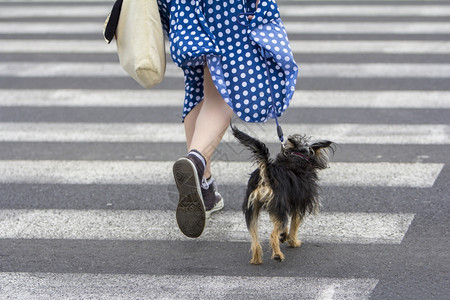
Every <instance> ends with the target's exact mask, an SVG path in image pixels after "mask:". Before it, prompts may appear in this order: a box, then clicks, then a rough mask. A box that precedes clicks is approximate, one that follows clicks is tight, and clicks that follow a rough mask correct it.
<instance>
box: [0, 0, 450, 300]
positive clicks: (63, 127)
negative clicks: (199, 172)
mask: <svg viewBox="0 0 450 300" xmlns="http://www.w3.org/2000/svg"><path fill="white" fill-rule="evenodd" d="M111 2H112V1H95V2H90V1H0V299H50V298H53V299H231V298H233V299H256V298H258V299H448V298H449V297H450V289H449V286H450V284H449V283H450V276H449V274H450V259H449V250H448V249H450V245H449V232H448V230H449V228H450V226H449V225H450V224H449V223H450V222H449V212H450V210H449V209H450V205H449V204H450V197H449V196H448V194H449V191H450V187H449V182H450V168H449V166H448V163H449V162H450V158H449V155H448V153H449V150H450V149H449V148H450V147H449V144H450V130H449V128H450V127H449V126H450V118H449V117H450V113H449V112H450V77H449V76H448V67H447V66H449V64H450V29H449V26H450V22H449V20H450V1H420V0H417V1H295V0H292V1H287V0H280V1H277V2H278V4H279V6H280V9H281V13H282V15H283V14H285V15H286V18H284V19H285V21H286V23H288V24H289V26H287V27H289V28H291V29H292V30H291V31H290V32H291V33H290V34H289V36H290V39H291V42H292V45H293V50H294V52H295V57H296V60H297V62H298V64H299V66H300V70H301V72H300V77H299V84H298V86H297V89H298V90H297V92H296V98H295V100H294V101H293V102H292V105H291V107H290V108H289V109H288V110H287V112H286V113H285V115H284V116H283V117H282V118H281V119H280V121H281V124H282V125H283V127H284V128H285V133H290V132H291V131H293V132H300V133H305V134H308V135H315V136H318V137H324V138H325V137H326V138H329V139H332V140H335V141H336V142H337V143H338V144H339V147H338V150H337V152H336V154H335V156H334V157H333V160H332V163H331V167H330V169H329V170H326V171H325V172H323V174H322V178H323V181H322V198H323V199H322V205H323V207H322V210H321V212H322V213H321V214H320V215H319V216H318V217H310V218H308V220H307V221H306V222H305V224H304V227H303V230H302V228H301V229H300V233H299V236H300V239H302V240H303V244H302V246H301V248H299V249H290V248H287V247H285V246H283V247H282V251H283V252H284V253H285V254H286V261H284V262H282V263H278V262H275V261H272V260H270V251H269V245H268V242H267V237H268V233H263V234H262V238H263V239H264V240H265V242H264V244H263V247H264V264H263V265H261V266H252V265H250V264H249V263H248V261H249V259H250V253H249V248H250V238H249V235H248V233H247V232H246V229H245V225H244V218H243V216H242V215H241V212H240V206H241V202H242V199H243V196H244V191H245V182H244V181H245V176H246V174H248V173H249V172H250V171H251V166H250V165H249V164H248V158H249V154H248V153H247V152H246V151H244V150H243V149H242V148H241V147H240V146H239V145H238V144H236V143H235V142H234V141H233V140H232V139H231V138H230V136H229V134H228V135H227V136H226V138H225V141H224V142H223V143H222V144H221V145H220V147H219V149H218V151H217V153H216V155H215V161H216V163H215V164H214V165H213V166H212V168H213V174H214V175H215V176H216V178H217V180H218V184H219V189H220V192H221V193H222V195H223V196H224V198H225V208H224V210H223V211H221V212H219V213H217V214H215V215H213V217H212V219H211V220H209V221H208V224H207V228H206V231H205V234H204V235H203V236H202V237H200V238H199V239H195V240H192V239H188V238H185V237H183V235H182V234H181V233H180V232H179V231H178V229H177V227H176V222H175V218H174V210H175V207H176V202H177V196H176V188H175V185H174V184H173V183H172V179H171V177H170V165H171V163H172V162H173V161H174V160H176V159H177V158H178V157H180V156H183V155H184V154H185V145H184V143H183V127H182V124H181V123H180V117H181V103H182V94H183V80H182V78H181V77H180V75H179V74H177V73H176V71H177V70H176V69H174V68H173V67H170V68H171V69H170V72H169V73H168V74H169V75H168V76H167V77H166V78H165V79H164V81H163V82H162V83H161V84H160V85H158V86H157V87H155V88H154V89H151V90H143V89H141V88H140V87H139V85H138V84H137V83H135V82H133V80H132V79H131V78H127V77H126V76H125V75H123V74H122V73H121V72H122V71H121V70H120V66H119V63H118V59H117V55H116V54H115V46H114V45H113V44H111V45H106V44H104V42H103V40H102V36H101V29H102V25H103V21H104V18H105V16H106V14H107V13H108V10H109V9H110V7H111V5H112V3H111ZM76 24H83V26H81V27H79V28H77V26H76ZM69 29H70V30H69ZM168 63H169V64H171V62H168ZM302 66H304V68H302ZM58 67H59V68H58ZM90 68H91V69H90ZM102 70H103V71H102ZM106 70H107V71H106ZM90 71H91V74H96V75H89V72H90ZM102 72H103V73H102ZM106 72H110V73H109V74H108V73H106ZM180 74H181V73H180ZM235 122H236V124H239V126H240V127H242V128H244V129H246V130H248V131H250V132H254V133H255V134H256V135H258V136H259V137H261V138H262V139H264V140H266V141H267V142H268V145H269V147H270V149H271V152H272V153H273V154H274V153H276V152H277V150H278V148H279V145H278V144H277V143H276V136H275V125H274V122H269V123H267V124H265V125H263V126H261V125H256V126H255V125H248V124H244V123H239V122H238V120H236V121H235ZM167 132H169V133H170V134H167ZM241 181H242V182H241ZM267 228H268V226H267V224H264V225H262V226H261V230H262V231H264V232H266V231H268V230H269V229H267Z"/></svg>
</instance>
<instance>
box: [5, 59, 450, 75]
mask: <svg viewBox="0 0 450 300" xmlns="http://www.w3.org/2000/svg"><path fill="white" fill-rule="evenodd" d="M0 76H8V77H22V78H26V77H40V78H45V77H85V76H91V77H129V75H128V74H127V73H126V72H125V71H124V70H123V69H122V68H121V67H120V65H119V63H92V62H91V63H88V62H86V63H85V62H83V63H78V62H77V63H61V62H58V63H54V62H47V63H39V62H37V63H36V62H2V63H0ZM165 77H173V78H182V77H183V72H182V70H181V69H180V68H178V67H177V66H176V65H175V64H172V63H168V64H167V68H166V73H165ZM299 77H300V78H306V77H312V78H313V77H336V78H349V77H350V78H373V77H378V78H400V77H401V78H405V77H411V78H412V77H414V78H449V77H450V64H386V63H369V64H338V63H328V64H321V63H318V64H306V63H305V64H301V65H300V72H299Z"/></svg>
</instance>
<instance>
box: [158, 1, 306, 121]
mask: <svg viewBox="0 0 450 300" xmlns="http://www.w3.org/2000/svg"><path fill="white" fill-rule="evenodd" d="M158 5H159V9H160V15H161V20H162V23H163V27H164V30H165V31H166V33H167V35H168V37H169V41H170V53H171V56H172V59H173V61H174V62H175V63H176V64H177V65H178V66H179V67H181V68H182V70H183V72H184V78H185V99H184V108H183V120H184V117H185V116H186V115H187V114H188V113H189V112H190V111H191V110H192V109H193V108H194V107H195V106H196V105H197V104H198V103H199V102H200V101H202V99H203V76H204V67H205V64H207V65H208V67H209V70H210V73H211V77H212V80H213V82H214V84H215V86H216V88H217V90H218V91H219V92H220V94H221V95H222V97H223V99H224V100H225V102H226V103H227V104H228V105H230V107H231V108H232V109H233V111H234V112H235V113H236V114H237V115H238V116H239V118H241V119H242V120H244V121H246V122H264V121H267V120H268V119H269V118H272V117H274V114H275V113H276V114H277V116H281V114H282V113H283V112H284V111H285V110H286V108H287V107H288V105H289V102H290V100H291V99H292V96H293V93H294V91H295V85H296V80H297V75H298V67H297V64H296V63H295V60H294V57H293V54H292V51H291V48H290V46H289V41H288V38H287V34H286V30H285V28H284V26H283V24H282V22H281V19H280V13H279V11H278V6H277V4H276V2H275V1H274V0H260V2H259V4H258V8H257V9H256V10H255V7H256V5H255V0H246V1H245V0H227V1H223V0H158ZM249 14H252V15H254V17H253V19H252V20H249V19H248V17H247V16H248V15H249ZM272 99H273V101H272ZM272 103H274V107H273V105H272Z"/></svg>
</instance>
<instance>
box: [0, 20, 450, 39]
mask: <svg viewBox="0 0 450 300" xmlns="http://www.w3.org/2000/svg"><path fill="white" fill-rule="evenodd" d="M284 25H285V27H286V29H287V31H288V33H290V34H294V33H317V34H320V33H373V34H383V33H384V34H389V33H390V34H446V33H450V23H447V22H428V23H427V22H408V23H403V22H402V23H370V22H348V23H345V22H342V23H334V22H333V23H311V22H284ZM102 31H103V23H98V22H95V23H94V22H64V23H56V22H53V23H50V22H3V23H2V26H1V27H0V34H5V33H6V34H33V33H34V34H51V33H54V34H76V33H77V34H99V35H100V36H101V34H102Z"/></svg>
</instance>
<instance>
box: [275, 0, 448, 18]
mask: <svg viewBox="0 0 450 300" xmlns="http://www.w3.org/2000/svg"><path fill="white" fill-rule="evenodd" d="M279 8H280V13H281V16H282V17H318V16H331V17H336V16H361V17H369V16H383V17H386V16H423V17H425V16H426V17H443V16H450V7H448V6H446V5H445V6H444V5H431V4H430V5H427V6H423V5H410V6H404V5H402V6H400V5H389V2H386V5H370V6H364V5H320V6H313V5H311V6H310V5H302V6H299V5H283V4H281V5H279Z"/></svg>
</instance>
